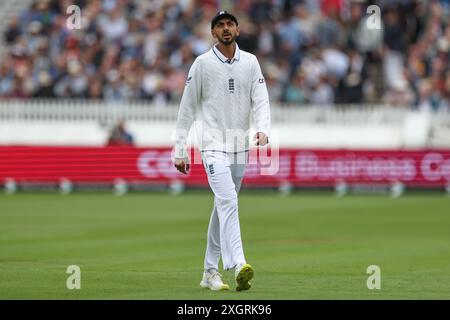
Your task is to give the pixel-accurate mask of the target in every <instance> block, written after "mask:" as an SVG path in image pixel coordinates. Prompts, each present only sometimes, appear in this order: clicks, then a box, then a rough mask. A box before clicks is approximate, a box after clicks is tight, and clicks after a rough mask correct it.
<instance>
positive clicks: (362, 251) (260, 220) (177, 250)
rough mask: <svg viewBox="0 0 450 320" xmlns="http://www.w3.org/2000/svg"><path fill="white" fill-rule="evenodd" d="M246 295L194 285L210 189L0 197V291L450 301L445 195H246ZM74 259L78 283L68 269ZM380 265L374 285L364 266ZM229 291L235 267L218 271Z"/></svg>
mask: <svg viewBox="0 0 450 320" xmlns="http://www.w3.org/2000/svg"><path fill="white" fill-rule="evenodd" d="M239 203H240V219H241V228H242V236H243V241H244V250H245V254H246V258H247V261H248V262H249V263H251V264H252V265H253V266H254V268H255V278H254V280H253V281H252V284H253V287H252V289H251V290H250V291H247V292H235V291H233V290H230V291H227V292H211V291H208V290H206V289H201V288H200V287H199V281H200V279H201V274H202V266H203V254H204V249H205V244H206V230H207V224H208V221H209V214H210V210H211V205H212V198H211V196H210V194H209V193H207V192H190V193H187V194H184V195H181V196H170V195H166V194H162V193H154V194H130V195H126V196H122V197H118V196H113V195H109V194H72V195H68V196H62V195H58V194H16V195H12V196H6V195H1V196H0V299H450V198H448V197H446V196H444V195H422V196H421V195H414V196H405V197H403V198H400V199H390V198H387V197H382V196H348V197H344V198H335V197H333V196H332V195H329V194H323V195H301V194H294V195H292V196H290V197H285V198H282V197H280V196H278V195H277V194H275V193H249V192H247V193H246V192H244V193H242V194H241V196H240V199H239ZM69 265H78V266H79V267H80V268H81V290H68V289H67V288H66V279H67V277H68V276H69V275H68V274H66V268H67V267H68V266H69ZM369 265H378V266H380V268H381V290H368V289H367V287H366V281H367V277H368V276H369V275H368V274H366V269H367V267H368V266H369ZM223 275H224V277H225V280H227V281H228V283H230V285H231V287H232V288H233V289H234V283H233V273H232V272H231V271H228V272H223Z"/></svg>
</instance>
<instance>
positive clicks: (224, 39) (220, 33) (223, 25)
mask: <svg viewBox="0 0 450 320" xmlns="http://www.w3.org/2000/svg"><path fill="white" fill-rule="evenodd" d="M211 33H212V35H213V37H214V38H215V39H217V40H218V41H219V42H220V43H222V44H225V45H229V44H231V43H233V42H234V41H235V40H236V38H237V36H239V27H238V26H237V25H236V23H235V22H234V21H233V20H231V19H229V18H223V19H220V20H219V21H218V22H217V23H216V24H215V26H214V28H213V29H212V30H211Z"/></svg>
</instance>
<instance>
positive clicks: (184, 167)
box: [174, 158, 191, 174]
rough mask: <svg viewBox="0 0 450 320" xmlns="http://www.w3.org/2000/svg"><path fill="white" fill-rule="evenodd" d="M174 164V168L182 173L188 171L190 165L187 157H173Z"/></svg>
mask: <svg viewBox="0 0 450 320" xmlns="http://www.w3.org/2000/svg"><path fill="white" fill-rule="evenodd" d="M174 164H175V168H177V170H178V171H180V172H181V173H184V174H187V173H188V172H189V168H190V167H191V165H190V164H189V159H188V158H175V160H174Z"/></svg>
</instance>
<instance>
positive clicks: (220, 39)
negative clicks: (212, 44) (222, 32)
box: [219, 34, 236, 45]
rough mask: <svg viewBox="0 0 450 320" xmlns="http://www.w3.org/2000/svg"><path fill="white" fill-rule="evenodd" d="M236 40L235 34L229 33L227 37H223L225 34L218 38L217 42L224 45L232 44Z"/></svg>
mask: <svg viewBox="0 0 450 320" xmlns="http://www.w3.org/2000/svg"><path fill="white" fill-rule="evenodd" d="M235 40H236V36H233V35H232V34H229V38H227V39H225V36H222V37H220V38H219V42H220V43H222V44H224V45H229V44H232V43H233V42H234V41H235Z"/></svg>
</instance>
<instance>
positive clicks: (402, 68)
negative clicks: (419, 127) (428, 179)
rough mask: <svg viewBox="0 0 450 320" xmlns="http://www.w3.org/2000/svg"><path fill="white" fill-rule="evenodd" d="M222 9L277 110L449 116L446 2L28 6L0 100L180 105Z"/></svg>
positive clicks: (283, 0)
mask: <svg viewBox="0 0 450 320" xmlns="http://www.w3.org/2000/svg"><path fill="white" fill-rule="evenodd" d="M219 2H220V9H226V10H229V11H231V12H233V13H234V14H235V15H236V16H237V18H238V21H239V26H240V28H241V35H240V37H239V39H238V44H239V46H240V48H241V49H243V50H246V51H249V52H251V53H253V54H255V55H257V57H258V59H259V61H260V64H261V66H262V69H263V73H264V74H265V77H266V82H267V85H268V88H269V93H270V98H271V100H272V102H273V103H283V104H287V105H293V106H296V105H305V104H315V105H321V106H324V107H330V106H333V105H335V104H346V103H378V102H383V103H386V104H390V105H393V106H401V107H408V108H417V109H423V110H438V109H446V108H449V101H450V67H449V63H448V62H449V55H450V26H449V23H448V19H449V17H450V0H379V1H376V0H374V1H365V0H253V1H251V0H228V1H227V0H224V1H218V0H35V1H34V3H33V5H32V6H31V7H30V8H29V9H27V10H26V11H25V12H22V13H21V14H20V15H19V16H17V17H13V19H12V21H11V23H10V24H9V26H8V28H7V30H6V31H5V32H4V35H3V36H4V40H5V42H6V43H7V44H8V52H7V54H6V56H4V57H2V58H1V59H0V97H3V98H5V97H12V98H24V99H27V98H32V97H45V98H81V99H104V100H107V101H112V102H119V103H120V102H126V101H133V100H144V101H148V102H149V104H150V103H151V104H154V105H156V106H165V105H167V104H177V103H178V102H179V100H180V98H181V94H182V92H183V89H184V85H185V79H186V75H187V72H188V70H189V67H190V65H191V64H192V62H193V60H194V59H195V57H196V56H198V55H200V54H202V53H204V52H206V51H207V50H209V49H210V47H211V46H212V45H213V44H214V41H213V39H212V37H211V34H210V20H211V17H212V16H214V14H215V13H216V12H217V11H218V9H219ZM73 4H75V5H78V6H79V7H80V8H81V17H82V19H81V29H80V30H70V29H68V28H67V18H68V17H69V16H70V14H67V13H66V10H67V7H69V6H70V5H73ZM370 5H377V6H379V7H380V8H381V17H380V18H381V19H380V25H379V26H377V23H376V21H377V20H376V18H377V17H376V12H375V13H372V12H369V13H367V12H366V10H367V7H368V6H370ZM368 19H369V20H370V19H372V20H370V21H368ZM374 21H375V23H374ZM368 25H369V26H372V28H369V27H368ZM378 27H379V28H378Z"/></svg>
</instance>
